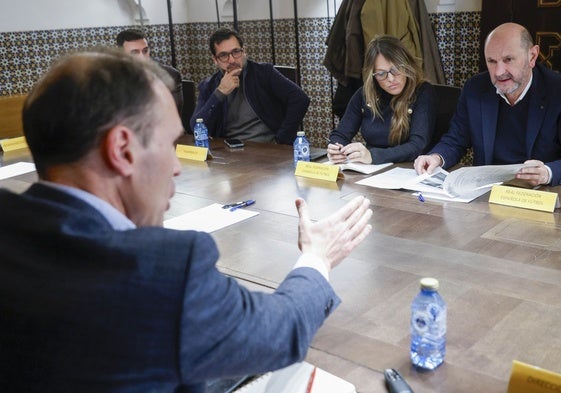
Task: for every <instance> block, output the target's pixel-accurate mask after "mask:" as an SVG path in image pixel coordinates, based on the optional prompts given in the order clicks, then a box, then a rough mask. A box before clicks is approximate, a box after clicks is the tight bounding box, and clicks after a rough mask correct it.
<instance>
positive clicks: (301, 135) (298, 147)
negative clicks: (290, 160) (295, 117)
mask: <svg viewBox="0 0 561 393" xmlns="http://www.w3.org/2000/svg"><path fill="white" fill-rule="evenodd" d="M293 147H294V166H295V167H296V165H297V164H298V161H310V142H308V139H306V133H305V132H304V131H298V132H297V133H296V139H295V140H294V144H293Z"/></svg>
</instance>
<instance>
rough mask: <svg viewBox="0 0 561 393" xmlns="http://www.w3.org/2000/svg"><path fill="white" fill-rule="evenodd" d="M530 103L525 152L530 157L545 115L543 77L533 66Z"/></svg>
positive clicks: (545, 91)
mask: <svg viewBox="0 0 561 393" xmlns="http://www.w3.org/2000/svg"><path fill="white" fill-rule="evenodd" d="M528 93H529V95H530V97H529V98H530V104H529V108H528V120H527V123H526V154H527V155H528V157H530V158H532V150H533V148H534V143H535V142H536V138H537V137H538V134H539V131H540V129H541V128H542V124H543V120H544V117H545V112H546V110H545V108H546V95H547V89H546V86H544V85H543V78H542V77H541V73H540V72H539V70H538V68H537V67H536V68H534V75H533V80H532V85H531V86H530V89H529V90H528Z"/></svg>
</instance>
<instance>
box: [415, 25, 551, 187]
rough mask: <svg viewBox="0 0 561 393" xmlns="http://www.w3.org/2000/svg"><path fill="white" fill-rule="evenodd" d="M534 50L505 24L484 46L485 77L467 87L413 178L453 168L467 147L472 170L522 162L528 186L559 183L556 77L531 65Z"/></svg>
mask: <svg viewBox="0 0 561 393" xmlns="http://www.w3.org/2000/svg"><path fill="white" fill-rule="evenodd" d="M538 55H539V46H538V45H534V43H533V40H532V36H531V35H530V33H529V32H528V30H526V29H525V28H524V27H523V26H520V25H518V24H516V23H505V24H502V25H500V26H498V27H497V28H495V29H494V30H493V31H492V32H491V33H489V35H488V36H487V39H486V41H485V59H486V63H487V69H488V71H487V72H484V73H481V74H478V75H476V76H474V77H472V78H471V79H470V80H468V81H467V82H466V84H465V85H464V87H463V88H462V93H461V95H460V100H459V103H458V107H457V110H456V113H455V115H454V117H453V118H452V121H451V124H450V129H449V131H448V133H446V134H444V135H443V136H442V138H441V140H440V142H439V143H438V144H437V145H436V146H435V147H434V148H433V149H432V150H431V151H430V152H429V153H428V155H422V156H419V157H417V159H416V160H415V169H416V170H417V172H418V173H425V172H429V173H432V171H433V170H434V169H435V168H436V167H438V166H442V167H444V168H449V167H452V166H454V165H456V164H457V163H458V162H459V161H460V159H461V158H462V157H463V156H464V154H465V153H466V150H467V149H468V148H469V147H472V148H473V164H474V165H500V164H516V163H525V164H526V165H525V166H524V167H523V168H522V169H520V171H519V172H518V173H517V175H516V177H517V178H518V179H521V180H524V181H526V182H527V183H528V184H529V185H531V186H537V185H540V184H551V185H558V184H560V183H561V76H560V75H559V74H558V73H557V72H554V71H552V70H550V69H548V68H547V67H545V66H543V65H541V64H536V61H537V59H538Z"/></svg>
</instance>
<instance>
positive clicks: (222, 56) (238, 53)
mask: <svg viewBox="0 0 561 393" xmlns="http://www.w3.org/2000/svg"><path fill="white" fill-rule="evenodd" d="M230 55H232V57H233V58H234V59H239V58H240V57H242V55H243V48H236V49H233V50H232V51H231V52H220V53H219V54H217V55H216V58H217V59H218V60H219V61H221V62H223V63H225V62H227V61H228V59H229V58H230Z"/></svg>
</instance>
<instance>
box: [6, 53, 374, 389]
mask: <svg viewBox="0 0 561 393" xmlns="http://www.w3.org/2000/svg"><path fill="white" fill-rule="evenodd" d="M171 87H173V82H172V80H171V78H170V77H169V75H168V74H167V73H166V72H165V71H163V70H162V69H161V68H160V67H157V66H155V65H154V64H151V62H140V61H136V60H134V59H133V57H131V56H129V55H127V54H125V53H123V52H122V51H117V50H113V51H111V50H108V51H101V52H99V51H98V52H86V53H78V54H73V55H70V56H69V57H66V58H64V59H62V60H60V61H59V62H58V63H57V64H55V65H54V66H53V67H52V68H51V69H50V71H49V72H48V73H47V74H46V75H45V76H44V77H43V78H42V79H41V81H39V83H38V84H37V85H36V86H35V87H34V88H33V90H32V91H31V92H30V93H29V95H28V97H27V100H26V102H25V105H24V109H23V123H24V132H25V136H26V138H27V142H28V144H29V147H30V150H31V153H32V155H33V159H34V161H35V164H36V168H37V173H38V175H39V179H40V181H39V182H38V183H35V184H33V185H32V186H31V187H30V188H29V189H28V190H27V191H25V192H23V193H21V194H16V193H13V192H10V191H7V190H0V206H2V214H1V215H0V244H2V257H1V258H0V316H1V317H0V364H1V365H2V367H0V390H1V391H2V392H26V393H29V392H43V393H45V392H57V393H61V392H62V393H65V392H81V393H83V392H96V393H106V392H120V393H123V392H152V393H159V392H191V393H192V392H203V391H204V389H205V388H204V386H205V380H208V379H211V378H218V377H222V376H233V375H247V374H254V373H261V372H264V371H267V370H272V369H277V368H281V367H284V366H286V365H288V364H291V363H293V362H296V361H299V360H302V359H303V358H304V357H305V355H306V351H307V348H308V346H309V344H310V342H311V340H312V337H313V336H314V334H315V332H316V331H317V329H318V328H319V327H320V326H321V324H322V323H323V321H324V320H325V318H326V317H327V316H328V315H329V314H330V313H331V312H332V311H333V309H334V308H335V307H336V306H337V304H338V303H339V299H338V297H337V296H336V295H335V293H334V291H333V289H332V288H331V286H330V284H329V282H328V272H329V270H330V269H331V267H333V266H335V265H336V264H338V263H339V262H341V260H342V259H343V258H345V257H346V256H347V255H348V253H349V252H350V250H352V249H353V248H354V247H355V246H356V245H358V244H359V243H360V242H361V241H362V240H363V239H364V238H365V236H366V235H367V234H368V233H369V231H370V230H371V226H370V225H369V224H368V220H369V219H370V217H371V214H372V212H371V210H370V209H369V201H368V200H366V199H364V198H362V197H358V198H356V199H354V200H352V201H351V202H349V203H348V204H347V205H345V206H343V207H342V208H341V209H340V210H338V211H337V212H335V213H334V214H333V215H332V216H330V217H328V218H327V219H326V220H322V221H318V222H314V223H312V222H311V220H310V219H309V215H308V209H307V205H306V203H305V202H304V201H303V200H302V199H297V200H296V206H297V209H298V213H299V215H300V223H299V227H298V228H299V246H300V248H301V250H302V255H301V257H300V259H299V260H298V262H297V263H296V265H295V268H294V269H293V270H292V271H291V272H290V273H289V274H288V276H287V277H286V279H285V280H284V281H283V282H282V283H281V284H280V286H279V287H278V289H277V290H276V291H275V292H274V293H272V294H264V293H256V292H250V291H248V290H247V289H245V288H243V287H241V286H239V285H238V284H237V282H236V281H235V280H234V279H232V278H229V277H226V276H224V275H222V274H221V273H220V272H219V271H218V270H217V269H216V266H215V264H216V261H217V259H218V250H217V247H216V245H215V243H214V242H213V240H212V238H211V237H210V235H208V234H206V233H202V232H195V231H177V230H171V229H165V228H163V227H162V223H163V217H164V212H165V211H166V210H167V208H168V207H169V200H170V198H171V197H172V195H173V194H174V182H173V178H174V176H177V175H178V174H179V172H180V169H181V167H180V163H179V161H178V159H177V157H176V155H175V142H176V140H177V139H178V138H179V137H180V136H181V135H183V127H182V124H181V120H180V118H179V115H178V112H177V109H176V106H175V103H174V100H173V98H172V95H171V93H170V88H171Z"/></svg>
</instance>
